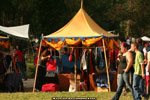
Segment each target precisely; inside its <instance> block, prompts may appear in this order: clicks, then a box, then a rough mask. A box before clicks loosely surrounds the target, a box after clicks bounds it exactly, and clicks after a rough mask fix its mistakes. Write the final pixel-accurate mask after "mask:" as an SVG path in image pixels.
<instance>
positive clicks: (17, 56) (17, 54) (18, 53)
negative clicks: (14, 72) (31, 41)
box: [15, 50, 23, 62]
mask: <svg viewBox="0 0 150 100" xmlns="http://www.w3.org/2000/svg"><path fill="white" fill-rule="evenodd" d="M22 58H23V53H22V52H21V51H20V50H16V52H15V60H16V62H20V61H22Z"/></svg>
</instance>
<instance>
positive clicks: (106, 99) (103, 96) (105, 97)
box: [0, 91, 133, 100]
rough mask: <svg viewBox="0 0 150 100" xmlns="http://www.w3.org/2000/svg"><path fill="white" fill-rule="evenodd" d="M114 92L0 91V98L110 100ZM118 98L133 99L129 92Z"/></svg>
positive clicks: (7, 99) (21, 99)
mask: <svg viewBox="0 0 150 100" xmlns="http://www.w3.org/2000/svg"><path fill="white" fill-rule="evenodd" d="M113 96H114V92H110V93H109V92H105V93H99V92H94V91H93V92H92V91H90V92H73V93H70V92H55V93H51V92H46V93H0V100H51V98H52V97H96V98H97V100H110V99H111V98H112V97H113ZM119 100H133V99H132V95H131V94H130V93H129V94H127V95H126V96H121V98H120V99H119Z"/></svg>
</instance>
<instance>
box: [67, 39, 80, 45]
mask: <svg viewBox="0 0 150 100" xmlns="http://www.w3.org/2000/svg"><path fill="white" fill-rule="evenodd" d="M65 41H66V43H67V44H68V45H79V44H80V43H81V38H79V39H78V40H74V39H65Z"/></svg>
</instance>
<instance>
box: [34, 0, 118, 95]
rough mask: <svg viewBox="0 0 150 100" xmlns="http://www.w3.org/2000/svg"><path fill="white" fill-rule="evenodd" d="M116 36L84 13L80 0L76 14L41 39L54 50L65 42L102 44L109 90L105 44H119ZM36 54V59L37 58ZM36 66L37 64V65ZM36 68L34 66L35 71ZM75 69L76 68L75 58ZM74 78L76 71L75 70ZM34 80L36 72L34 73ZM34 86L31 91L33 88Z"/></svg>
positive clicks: (72, 43) (58, 48)
mask: <svg viewBox="0 0 150 100" xmlns="http://www.w3.org/2000/svg"><path fill="white" fill-rule="evenodd" d="M116 37H118V35H114V34H111V33H109V32H107V31H106V30H104V29H103V28H102V27H100V26H99V25H98V24H96V22H95V21H94V20H93V19H92V18H91V17H90V16H89V15H88V14H87V13H86V11H85V10H84V9H83V0H81V8H80V9H79V11H78V12H77V14H76V15H75V16H74V17H73V18H72V19H71V20H70V21H69V22H68V23H67V24H66V25H65V26H64V27H62V28H61V29H59V30H58V31H56V32H54V33H52V34H50V35H46V36H42V37H41V38H42V40H45V42H46V43H47V44H48V45H50V46H51V47H52V48H55V49H56V50H60V49H61V48H62V47H63V46H64V45H65V44H67V45H72V46H78V45H79V44H81V43H82V45H84V46H91V45H93V44H96V45H98V46H103V48H104V53H105V61H106V70H107V77H108V85H109V91H111V90H110V81H109V73H108V65H107V58H106V48H105V45H106V46H111V47H113V45H114V44H115V45H119V40H115V39H114V38H116ZM40 48H41V44H40ZM39 55H40V53H39V54H38V60H39ZM37 67H38V66H37ZM37 70H38V68H36V73H37ZM75 70H76V59H75ZM75 79H76V71H75ZM35 80H36V74H35ZM35 84H36V83H34V88H33V92H34V89H35Z"/></svg>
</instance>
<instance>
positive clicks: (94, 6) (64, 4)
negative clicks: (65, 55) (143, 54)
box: [0, 0, 150, 39]
mask: <svg viewBox="0 0 150 100" xmlns="http://www.w3.org/2000/svg"><path fill="white" fill-rule="evenodd" d="M80 2H81V0H2V1H1V3H0V17H1V19H0V25H4V26H14V25H22V24H27V23H29V24H30V33H29V34H30V35H33V36H34V37H37V38H39V37H40V36H41V34H44V35H47V34H50V33H53V32H55V31H57V30H58V29H60V28H61V27H63V26H64V25H65V24H66V23H67V22H68V21H69V20H70V19H71V18H72V17H73V16H74V15H75V14H76V13H77V11H78V10H79V9H80V6H81V4H80ZM84 9H85V10H86V11H87V13H88V14H89V15H90V16H91V17H92V18H93V19H94V20H95V22H96V23H97V24H99V25H100V26H101V27H102V28H104V29H105V30H107V31H110V30H115V32H116V33H120V38H121V39H124V38H125V37H126V36H133V37H140V36H143V35H147V36H150V35H149V32H150V19H149V18H150V13H149V12H150V1H149V0H84Z"/></svg>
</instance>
